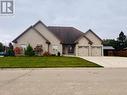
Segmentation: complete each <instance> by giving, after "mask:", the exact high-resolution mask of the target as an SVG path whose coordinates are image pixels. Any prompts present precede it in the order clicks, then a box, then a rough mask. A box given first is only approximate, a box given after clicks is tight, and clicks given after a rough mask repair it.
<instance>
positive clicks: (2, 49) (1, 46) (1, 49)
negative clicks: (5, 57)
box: [0, 43, 4, 52]
mask: <svg viewBox="0 0 127 95" xmlns="http://www.w3.org/2000/svg"><path fill="white" fill-rule="evenodd" d="M3 51H4V46H3V44H2V43H0V52H3Z"/></svg>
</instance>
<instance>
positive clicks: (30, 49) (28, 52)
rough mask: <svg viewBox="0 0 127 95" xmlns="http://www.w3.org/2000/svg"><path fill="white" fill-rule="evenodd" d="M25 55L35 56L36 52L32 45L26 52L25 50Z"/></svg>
mask: <svg viewBox="0 0 127 95" xmlns="http://www.w3.org/2000/svg"><path fill="white" fill-rule="evenodd" d="M25 55H27V56H34V55H35V53H34V50H33V48H32V47H31V46H30V44H29V45H28V46H27V48H26V50H25Z"/></svg>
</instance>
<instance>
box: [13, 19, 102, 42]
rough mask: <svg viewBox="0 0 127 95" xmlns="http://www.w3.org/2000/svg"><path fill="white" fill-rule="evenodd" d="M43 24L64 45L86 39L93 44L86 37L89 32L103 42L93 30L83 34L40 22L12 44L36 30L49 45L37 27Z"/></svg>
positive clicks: (73, 29) (69, 28)
mask: <svg viewBox="0 0 127 95" xmlns="http://www.w3.org/2000/svg"><path fill="white" fill-rule="evenodd" d="M39 23H40V24H42V25H43V26H44V27H45V28H46V29H48V31H49V32H51V33H52V34H53V35H54V36H55V37H56V38H57V39H58V40H59V41H61V43H62V44H76V43H77V41H78V40H79V39H80V38H82V37H85V38H86V39H87V40H88V41H89V43H90V44H92V41H91V40H90V39H89V38H87V37H86V36H85V35H86V34H87V33H88V32H92V33H93V34H94V35H95V36H96V37H97V38H98V39H99V40H100V41H101V42H102V40H101V38H100V37H99V36H97V35H96V34H95V33H94V32H93V31H92V30H91V29H89V30H88V31H87V32H86V33H83V32H81V31H80V30H78V29H76V28H74V27H61V26H46V25H45V24H44V23H43V22H42V21H40V20H39V21H38V22H37V23H35V24H34V25H33V26H30V27H29V28H28V29H26V30H25V31H24V32H23V33H22V34H20V35H19V36H18V37H17V38H16V39H14V40H13V41H12V42H14V43H16V42H17V40H18V39H19V38H20V37H21V36H22V35H24V34H25V33H26V32H27V31H28V30H30V29H34V30H35V31H36V32H37V33H38V34H39V35H40V36H41V37H43V38H44V39H45V40H46V42H47V43H50V42H49V40H48V39H46V38H45V37H44V36H43V35H42V34H41V33H40V32H39V31H38V30H37V29H36V28H35V27H36V25H38V24H39Z"/></svg>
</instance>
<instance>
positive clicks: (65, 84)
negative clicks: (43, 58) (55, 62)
mask: <svg viewBox="0 0 127 95" xmlns="http://www.w3.org/2000/svg"><path fill="white" fill-rule="evenodd" d="M0 95H127V69H109V68H93V69H91V68H89V69H87V68H73V69H71V68H70V69H67V68H63V69H10V70H7V69H4V70H0Z"/></svg>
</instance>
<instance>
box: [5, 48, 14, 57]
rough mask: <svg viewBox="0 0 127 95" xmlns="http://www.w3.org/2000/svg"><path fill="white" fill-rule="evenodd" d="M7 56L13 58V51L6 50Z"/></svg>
mask: <svg viewBox="0 0 127 95" xmlns="http://www.w3.org/2000/svg"><path fill="white" fill-rule="evenodd" d="M7 56H15V53H14V51H13V49H8V51H7Z"/></svg>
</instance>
